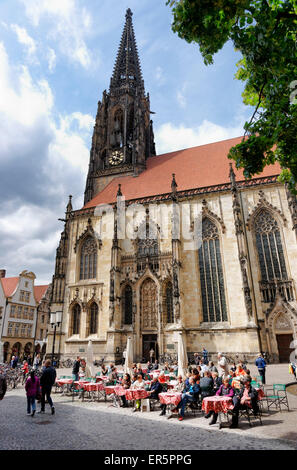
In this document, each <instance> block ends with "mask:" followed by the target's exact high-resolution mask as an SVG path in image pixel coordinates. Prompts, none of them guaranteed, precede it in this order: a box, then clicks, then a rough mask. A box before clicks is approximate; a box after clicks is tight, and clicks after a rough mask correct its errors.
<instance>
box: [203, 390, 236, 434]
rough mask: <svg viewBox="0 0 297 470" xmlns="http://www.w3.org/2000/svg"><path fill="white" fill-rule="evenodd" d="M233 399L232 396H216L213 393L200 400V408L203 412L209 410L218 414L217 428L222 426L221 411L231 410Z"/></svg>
mask: <svg viewBox="0 0 297 470" xmlns="http://www.w3.org/2000/svg"><path fill="white" fill-rule="evenodd" d="M233 408H234V405H233V400H232V397H226V396H217V395H213V396H211V397H206V398H204V399H203V401H202V410H203V411H204V412H205V414H207V413H209V412H210V411H214V412H215V413H217V414H218V418H219V429H221V427H222V420H221V413H224V414H226V413H228V411H230V410H233Z"/></svg>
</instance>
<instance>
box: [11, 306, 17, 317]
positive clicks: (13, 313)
mask: <svg viewBox="0 0 297 470" xmlns="http://www.w3.org/2000/svg"><path fill="white" fill-rule="evenodd" d="M10 316H11V317H12V318H15V316H16V307H15V305H12V306H11V307H10Z"/></svg>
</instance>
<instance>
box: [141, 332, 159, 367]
mask: <svg viewBox="0 0 297 470" xmlns="http://www.w3.org/2000/svg"><path fill="white" fill-rule="evenodd" d="M151 349H153V350H154V356H153V360H154V361H155V360H156V359H158V358H159V352H158V335H143V336H142V356H143V360H144V361H145V362H147V361H149V360H150V351H151Z"/></svg>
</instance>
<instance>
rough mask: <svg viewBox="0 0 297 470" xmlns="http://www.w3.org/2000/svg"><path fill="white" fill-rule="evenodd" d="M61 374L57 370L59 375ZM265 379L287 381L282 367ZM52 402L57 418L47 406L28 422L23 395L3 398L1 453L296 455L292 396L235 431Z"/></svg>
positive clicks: (296, 400)
mask: <svg viewBox="0 0 297 470" xmlns="http://www.w3.org/2000/svg"><path fill="white" fill-rule="evenodd" d="M272 368H273V369H272ZM273 370H274V372H273ZM64 373H65V371H62V370H58V375H62V374H64ZM270 376H271V380H272V381H274V382H275V378H274V377H275V376H277V378H278V382H282V383H287V382H289V381H292V378H291V377H290V376H289V374H288V373H287V367H286V368H285V367H284V366H282V365H279V366H271V369H270V372H269V373H268V379H269V380H270ZM281 379H283V380H281ZM290 379H291V380H290ZM271 383H272V382H271ZM52 397H53V400H54V403H55V407H56V414H55V415H54V416H52V415H51V414H50V409H49V407H48V405H46V414H44V415H39V414H36V415H35V417H34V418H32V417H31V416H27V415H26V398H25V392H24V390H23V389H22V388H18V389H17V390H14V391H11V392H8V393H7V395H6V396H5V398H4V400H3V401H1V402H0V416H1V426H0V449H1V450H5V449H22V450H23V449H24V450H29V449H35V450H42V449H57V450H60V449H61V450H62V449H63V450H69V449H87V450H91V449H94V450H97V449H98V450H102V449H105V450H132V449H133V450H134V449H135V450H137V449H145V450H193V449H205V450H206V449H219V450H224V449H225V450H228V449H232V450H241V449H250V450H251V449H257V450H285V449H294V450H297V433H296V418H297V397H293V396H290V397H289V401H290V407H291V408H292V411H290V412H285V411H284V412H282V413H279V412H278V413H275V412H273V413H271V414H269V415H267V416H266V415H265V416H264V418H263V426H260V424H258V423H257V422H255V424H254V425H253V427H252V428H250V427H249V426H248V424H246V423H243V422H241V423H240V428H239V429H235V430H233V429H232V430H231V429H228V428H223V429H221V430H219V429H218V427H217V426H216V425H215V426H212V427H211V428H210V427H209V425H208V421H207V420H206V419H204V418H203V417H202V416H197V417H191V416H189V417H188V418H186V419H185V420H184V421H183V422H182V423H180V422H179V421H178V420H177V419H176V418H172V419H171V420H167V419H166V418H164V417H160V416H159V413H160V410H158V411H154V412H150V413H140V412H138V413H133V414H132V412H131V408H128V409H122V408H121V409H118V408H114V407H113V406H111V401H108V402H107V403H104V402H100V403H97V402H88V401H85V402H84V403H81V401H80V400H78V399H77V398H76V399H75V401H74V402H72V400H71V397H69V396H61V395H60V394H53V395H52ZM38 409H39V406H38ZM214 428H215V429H214Z"/></svg>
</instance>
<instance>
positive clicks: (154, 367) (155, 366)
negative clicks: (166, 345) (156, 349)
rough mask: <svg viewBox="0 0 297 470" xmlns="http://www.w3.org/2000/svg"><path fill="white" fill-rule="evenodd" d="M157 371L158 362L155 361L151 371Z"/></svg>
mask: <svg viewBox="0 0 297 470" xmlns="http://www.w3.org/2000/svg"><path fill="white" fill-rule="evenodd" d="M158 369H159V363H158V360H157V359H156V360H155V363H154V365H153V370H158Z"/></svg>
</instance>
